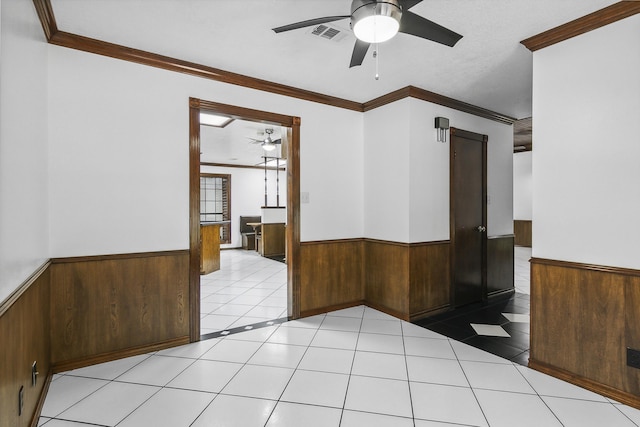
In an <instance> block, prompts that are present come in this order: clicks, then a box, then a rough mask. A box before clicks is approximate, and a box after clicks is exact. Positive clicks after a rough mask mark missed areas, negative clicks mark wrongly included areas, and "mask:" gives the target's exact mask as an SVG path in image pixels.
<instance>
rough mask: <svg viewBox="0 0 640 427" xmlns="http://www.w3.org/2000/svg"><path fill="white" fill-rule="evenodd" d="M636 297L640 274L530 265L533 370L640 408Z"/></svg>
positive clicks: (545, 262)
mask: <svg viewBox="0 0 640 427" xmlns="http://www.w3.org/2000/svg"><path fill="white" fill-rule="evenodd" d="M639 293H640V271H636V270H628V269H616V268H612V267H606V266H593V265H584V264H577V263H570V262H562V261H555V260H544V259H537V258H534V259H532V261H531V366H532V367H534V368H540V367H542V369H543V370H545V372H550V373H554V372H559V373H563V372H564V373H566V374H567V375H568V376H569V377H573V380H572V379H571V378H569V381H572V382H575V383H578V384H579V385H581V386H584V387H587V388H590V389H592V390H594V391H596V392H598V393H602V394H604V395H607V396H610V397H612V398H614V399H618V400H621V399H624V400H623V402H624V403H628V404H631V405H634V406H636V407H640V389H639V384H640V370H639V369H634V368H630V367H627V366H626V348H627V347H632V348H640V340H639V339H638V338H639V337H638V332H637V329H638V326H637V325H638V320H639V315H638V311H639V310H638V307H639V306H638V303H639V298H638V295H639ZM612 390H615V392H612Z"/></svg>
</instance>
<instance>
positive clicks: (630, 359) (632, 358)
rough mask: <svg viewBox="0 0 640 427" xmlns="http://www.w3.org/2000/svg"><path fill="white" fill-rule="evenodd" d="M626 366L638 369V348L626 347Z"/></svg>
mask: <svg viewBox="0 0 640 427" xmlns="http://www.w3.org/2000/svg"><path fill="white" fill-rule="evenodd" d="M627 366H631V367H632V368H638V369H640V350H634V349H632V348H628V347H627Z"/></svg>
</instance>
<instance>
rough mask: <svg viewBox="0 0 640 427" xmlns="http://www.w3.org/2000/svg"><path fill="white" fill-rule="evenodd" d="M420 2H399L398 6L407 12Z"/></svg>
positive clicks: (409, 0)
mask: <svg viewBox="0 0 640 427" xmlns="http://www.w3.org/2000/svg"><path fill="white" fill-rule="evenodd" d="M421 2H422V0H399V3H400V6H402V10H403V11H404V10H409V9H411V8H412V7H413V6H415V5H417V4H418V3H421Z"/></svg>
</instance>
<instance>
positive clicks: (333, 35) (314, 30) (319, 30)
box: [308, 24, 346, 42]
mask: <svg viewBox="0 0 640 427" xmlns="http://www.w3.org/2000/svg"><path fill="white" fill-rule="evenodd" d="M308 33H309V34H311V35H312V36H314V37H322V38H323V39H327V40H332V41H335V42H339V41H340V40H342V39H344V37H345V36H346V30H344V29H342V28H340V27H338V26H336V25H326V24H322V25H318V26H317V27H311V30H309V31H308Z"/></svg>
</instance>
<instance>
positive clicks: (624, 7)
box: [520, 0, 640, 52]
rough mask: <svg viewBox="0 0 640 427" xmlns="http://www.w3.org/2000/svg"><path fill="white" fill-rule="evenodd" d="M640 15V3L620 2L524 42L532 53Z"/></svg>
mask: <svg viewBox="0 0 640 427" xmlns="http://www.w3.org/2000/svg"><path fill="white" fill-rule="evenodd" d="M637 13H640V2H638V1H637V0H636V1H620V2H617V3H614V4H612V5H611V6H608V7H605V8H604V9H601V10H598V11H596V12H594V13H591V14H589V15H586V16H583V17H582V18H578V19H575V20H573V21H571V22H568V23H566V24H563V25H560V26H558V27H555V28H552V29H550V30H547V31H545V32H543V33H540V34H538V35H535V36H533V37H529V38H528V39H525V40H522V41H521V42H520V43H522V44H523V45H525V46H526V47H527V49H529V50H530V51H532V52H533V51H536V50H538V49H542V48H544V47H547V46H551V45H553V44H556V43H560V42H562V41H564V40H567V39H570V38H571V37H575V36H579V35H580V34H584V33H587V32H589V31H592V30H595V29H597V28H600V27H603V26H605V25H609V24H611V23H613V22H616V21H619V20H621V19H624V18H627V17H629V16H632V15H635V14H637Z"/></svg>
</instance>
